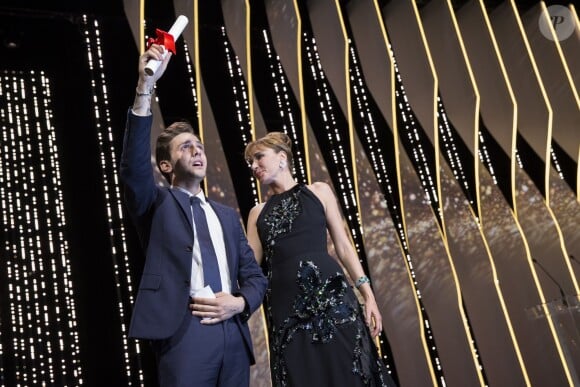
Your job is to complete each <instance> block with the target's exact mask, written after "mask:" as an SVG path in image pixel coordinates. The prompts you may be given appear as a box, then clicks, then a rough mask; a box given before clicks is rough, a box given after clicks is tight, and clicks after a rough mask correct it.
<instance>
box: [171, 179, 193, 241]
mask: <svg viewBox="0 0 580 387" xmlns="http://www.w3.org/2000/svg"><path fill="white" fill-rule="evenodd" d="M169 192H171V195H172V196H173V198H174V199H175V201H176V202H177V204H179V207H180V208H181V212H182V213H183V216H184V217H185V219H186V220H187V223H188V224H189V228H190V229H191V230H192V231H193V219H192V218H191V205H190V204H189V196H188V195H187V194H186V193H185V192H183V191H181V190H179V189H177V188H170V189H169Z"/></svg>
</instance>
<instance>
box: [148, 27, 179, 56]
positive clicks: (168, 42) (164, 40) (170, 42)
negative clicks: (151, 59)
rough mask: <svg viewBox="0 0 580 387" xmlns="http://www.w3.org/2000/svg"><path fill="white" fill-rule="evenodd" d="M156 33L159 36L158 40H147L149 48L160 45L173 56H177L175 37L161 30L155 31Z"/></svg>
mask: <svg viewBox="0 0 580 387" xmlns="http://www.w3.org/2000/svg"><path fill="white" fill-rule="evenodd" d="M155 33H156V34H157V38H149V39H148V40H147V48H149V47H151V45H152V44H159V45H161V46H164V47H165V48H166V49H167V50H169V51H171V52H172V53H173V55H175V54H177V52H176V51H175V39H174V38H173V35H171V34H170V33H168V32H165V31H163V30H160V29H159V28H157V29H156V30H155Z"/></svg>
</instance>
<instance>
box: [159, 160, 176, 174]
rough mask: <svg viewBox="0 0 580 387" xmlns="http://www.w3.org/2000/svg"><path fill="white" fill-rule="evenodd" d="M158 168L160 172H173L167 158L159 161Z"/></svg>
mask: <svg viewBox="0 0 580 387" xmlns="http://www.w3.org/2000/svg"><path fill="white" fill-rule="evenodd" d="M159 170H160V171H161V172H162V173H172V172H173V165H171V163H170V162H169V160H161V161H160V162H159Z"/></svg>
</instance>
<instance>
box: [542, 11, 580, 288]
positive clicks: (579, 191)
mask: <svg viewBox="0 0 580 387" xmlns="http://www.w3.org/2000/svg"><path fill="white" fill-rule="evenodd" d="M540 4H541V7H542V14H543V16H544V17H545V18H547V20H546V22H545V24H546V25H547V26H549V31H550V33H551V35H552V41H553V42H554V45H555V46H556V51H557V52H558V55H559V56H560V60H561V61H562V66H563V67H564V73H565V74H566V78H567V79H568V82H569V84H570V89H571V90H572V94H573V95H574V99H575V100H576V105H578V106H579V107H580V97H579V95H578V89H577V88H576V84H575V83H574V79H573V77H572V73H571V72H570V67H569V66H568V62H567V61H566V58H565V57H564V53H563V51H562V46H560V40H559V39H558V38H557V35H556V31H555V29H554V26H553V24H552V23H551V21H550V20H549V16H550V15H549V13H548V9H547V8H546V4H545V3H544V2H540ZM569 8H570V14H571V15H570V16H571V17H573V18H574V21H575V23H574V25H575V26H576V27H575V28H576V30H577V31H578V29H579V28H580V25H579V24H578V14H577V13H576V8H574V5H572V4H570V7H569ZM576 163H577V164H576V165H577V167H576V174H577V176H576V200H577V201H578V202H580V145H579V146H578V156H577V157H576ZM547 203H548V205H549V203H550V201H547ZM558 230H559V228H558ZM566 256H567V255H566ZM566 261H567V262H568V264H569V260H566ZM576 294H578V290H576Z"/></svg>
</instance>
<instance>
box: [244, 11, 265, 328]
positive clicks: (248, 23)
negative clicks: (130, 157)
mask: <svg viewBox="0 0 580 387" xmlns="http://www.w3.org/2000/svg"><path fill="white" fill-rule="evenodd" d="M245 4H246V66H247V69H248V74H247V77H248V81H247V85H248V104H249V107H250V133H251V137H250V138H251V139H252V140H255V139H256V127H255V126H256V121H255V120H254V114H255V113H254V80H253V75H252V50H251V46H252V33H251V29H252V26H251V15H252V12H251V5H250V1H249V0H245ZM254 180H255V186H256V194H257V196H258V202H260V203H261V202H262V200H263V199H262V187H261V184H260V182H259V181H258V180H257V179H255V178H254ZM262 309H263V307H262ZM262 315H264V312H263V311H262ZM265 322H266V320H265V319H264V329H265V330H266V324H265ZM267 337H268V336H267V332H266V338H267Z"/></svg>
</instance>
